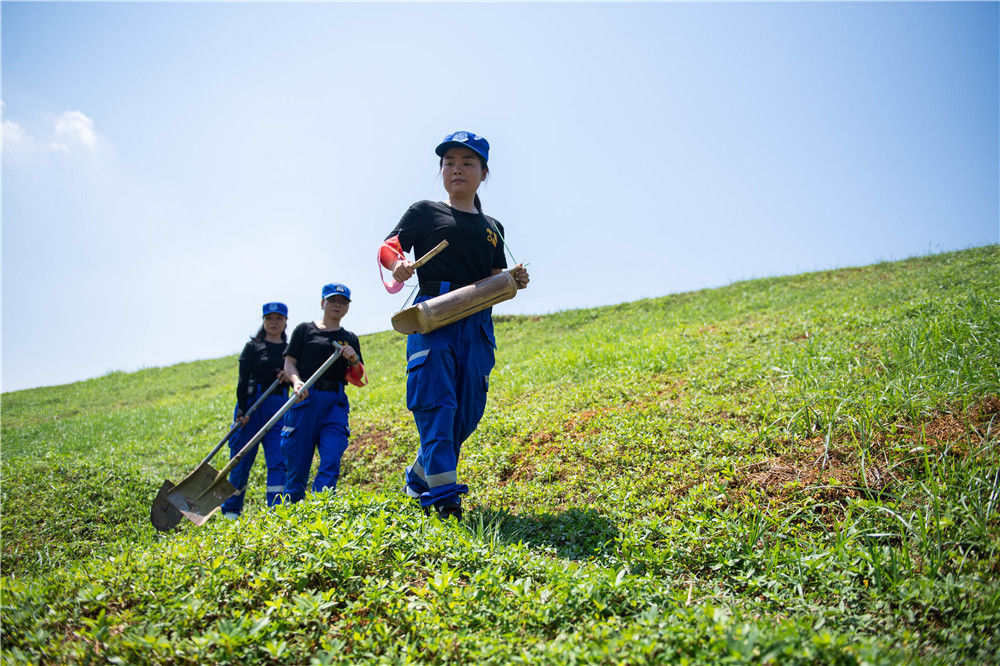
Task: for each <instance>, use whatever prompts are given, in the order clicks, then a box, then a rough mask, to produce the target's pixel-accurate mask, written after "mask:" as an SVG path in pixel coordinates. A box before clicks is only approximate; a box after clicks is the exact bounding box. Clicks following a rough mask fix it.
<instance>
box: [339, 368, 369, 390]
mask: <svg viewBox="0 0 1000 666" xmlns="http://www.w3.org/2000/svg"><path fill="white" fill-rule="evenodd" d="M344 379H346V380H347V381H349V382H350V383H352V384H354V385H355V386H364V385H365V384H367V383H368V374H367V373H365V364H364V363H358V364H357V365H354V366H352V365H348V366H347V370H346V371H345V372H344Z"/></svg>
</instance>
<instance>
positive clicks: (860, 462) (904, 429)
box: [691, 396, 1000, 503]
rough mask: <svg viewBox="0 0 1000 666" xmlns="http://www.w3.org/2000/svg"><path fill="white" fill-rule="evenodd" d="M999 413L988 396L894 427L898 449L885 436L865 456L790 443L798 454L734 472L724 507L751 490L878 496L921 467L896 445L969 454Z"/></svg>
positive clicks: (833, 498)
mask: <svg viewBox="0 0 1000 666" xmlns="http://www.w3.org/2000/svg"><path fill="white" fill-rule="evenodd" d="M998 413H1000V396H987V397H986V398H984V399H982V400H980V401H978V402H977V403H975V404H974V405H972V406H971V407H970V408H969V409H967V410H964V411H962V410H959V409H954V410H949V411H942V412H940V413H938V414H937V415H935V416H933V417H931V418H929V419H927V420H925V421H923V422H921V423H915V424H914V423H897V424H895V428H894V430H895V433H894V437H893V438H892V439H893V440H895V442H896V445H895V446H892V445H890V441H889V437H888V436H880V437H876V438H875V442H874V443H873V445H872V446H871V448H870V449H869V455H868V456H864V457H862V456H861V455H859V453H858V452H857V450H856V449H855V448H854V447H850V448H848V447H847V446H844V445H841V444H839V443H836V442H831V443H830V444H829V446H827V444H826V441H825V439H824V438H822V437H816V438H814V439H811V440H808V441H806V442H801V443H799V444H796V443H794V442H788V443H786V445H785V447H787V448H791V449H795V450H796V451H797V452H795V453H789V454H785V455H782V456H778V457H775V458H770V459H767V460H761V461H758V462H755V463H751V464H749V465H746V466H744V467H740V468H738V469H737V470H736V474H735V475H734V476H733V478H732V479H731V480H730V482H729V484H728V486H729V488H730V489H731V490H732V492H731V493H729V494H728V495H727V499H726V502H727V503H732V502H734V501H736V500H738V499H739V498H740V497H741V496H745V495H747V494H748V493H749V492H750V491H751V490H755V491H757V493H758V494H760V493H762V494H764V495H765V496H767V497H768V498H769V499H772V500H775V501H779V502H780V501H784V500H789V499H792V498H796V497H801V495H802V494H803V493H805V494H808V495H811V496H813V497H816V498H817V499H820V500H823V501H830V502H832V503H838V502H843V501H845V500H847V499H848V498H858V497H872V496H879V495H881V494H882V493H884V492H887V491H890V490H891V489H892V488H893V487H894V486H896V485H898V484H899V483H901V482H902V481H903V480H904V479H905V478H906V477H907V475H908V474H909V473H910V472H911V471H912V470H913V469H915V468H916V467H917V466H919V465H920V464H921V460H922V455H915V454H914V453H913V451H911V450H909V449H908V448H907V447H900V446H899V445H898V444H899V442H900V441H902V442H903V443H906V442H907V441H908V440H909V442H910V443H912V444H913V445H922V446H923V447H926V449H927V450H929V452H931V453H932V454H933V455H935V456H938V455H952V456H963V455H968V452H969V451H968V449H969V447H968V443H969V440H970V435H972V436H973V437H974V438H975V439H982V438H984V437H985V436H986V434H987V431H988V430H989V429H990V427H991V424H992V423H993V422H994V420H995V419H996V415H997V414H998ZM995 427H996V426H995V425H994V426H993V428H994V429H995ZM900 435H902V437H900ZM785 447H783V448H785ZM691 485H693V484H691Z"/></svg>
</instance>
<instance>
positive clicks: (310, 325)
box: [285, 321, 363, 384]
mask: <svg viewBox="0 0 1000 666" xmlns="http://www.w3.org/2000/svg"><path fill="white" fill-rule="evenodd" d="M332 342H339V343H341V344H345V345H350V346H351V347H353V348H354V351H356V352H357V353H358V360H359V361H362V362H363V359H362V358H361V342H360V341H359V340H358V336H356V335H354V334H353V333H351V332H350V331H348V330H347V329H346V328H343V327H341V328H339V329H337V330H336V331H325V330H320V329H319V328H317V327H316V324H315V323H314V322H311V321H306V322H302V323H301V324H299V325H298V326H296V327H295V330H294V331H292V337H291V338H290V339H289V340H288V346H287V347H286V348H285V356H291V357H292V358H294V359H295V367H296V368H298V371H299V377H301V378H302V381H306V380H307V379H309V378H310V377H312V376H313V373H314V372H316V371H317V370H319V367H320V366H321V365H323V364H324V363H326V359H328V358H330V354H332V353H333V351H334V350H333V344H332ZM346 371H347V361H345V360H344V358H343V357H341V358H338V359H337V360H336V361H334V363H333V365H331V366H330V368H329V369H328V370H327V371H326V372H324V373H323V376H322V377H320V378H319V379H318V380H316V381H317V382H324V383H326V382H340V383H341V384H343V383H345V380H344V374H345V372H346Z"/></svg>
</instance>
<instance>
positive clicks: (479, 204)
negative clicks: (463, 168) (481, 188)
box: [472, 192, 483, 215]
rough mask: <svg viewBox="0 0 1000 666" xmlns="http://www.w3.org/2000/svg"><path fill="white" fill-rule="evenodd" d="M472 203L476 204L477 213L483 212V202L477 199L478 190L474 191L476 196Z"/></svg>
mask: <svg viewBox="0 0 1000 666" xmlns="http://www.w3.org/2000/svg"><path fill="white" fill-rule="evenodd" d="M472 203H474V204H475V205H476V210H478V211H479V214H480V215H482V214H483V204H482V203H481V202H480V201H479V192H476V198H475V200H473V202H472Z"/></svg>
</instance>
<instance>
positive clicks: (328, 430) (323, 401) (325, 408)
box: [281, 385, 351, 502]
mask: <svg viewBox="0 0 1000 666" xmlns="http://www.w3.org/2000/svg"><path fill="white" fill-rule="evenodd" d="M350 411H351V406H350V403H349V402H348V401H347V394H346V393H345V392H344V387H343V385H341V387H340V389H339V390H337V391H320V390H318V389H315V388H311V389H309V396H308V397H307V398H306V399H305V400H303V401H301V402H297V403H295V405H294V406H293V407H292V408H291V409H290V410H288V412H287V413H286V414H285V425H284V427H283V428H282V429H281V452H282V453H283V454H284V456H285V464H286V465H287V467H288V474H287V476H286V478H285V495H287V496H288V501H290V502H298V501H299V500H301V499H302V498H303V497H305V495H306V483H307V482H308V481H309V470H310V468H311V467H312V460H313V453H314V452H318V453H319V469H318V470H317V472H316V478H315V479H314V480H313V484H312V490H313V492H317V493H318V492H322V491H323V490H324V489H326V488H330V489H331V490H336V488H337V479H338V478H339V477H340V459H341V458H342V457H343V455H344V451H346V450H347V440H348V438H349V437H350V435H351V431H350V430H349V429H348V427H347V417H348V414H349V413H350Z"/></svg>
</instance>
